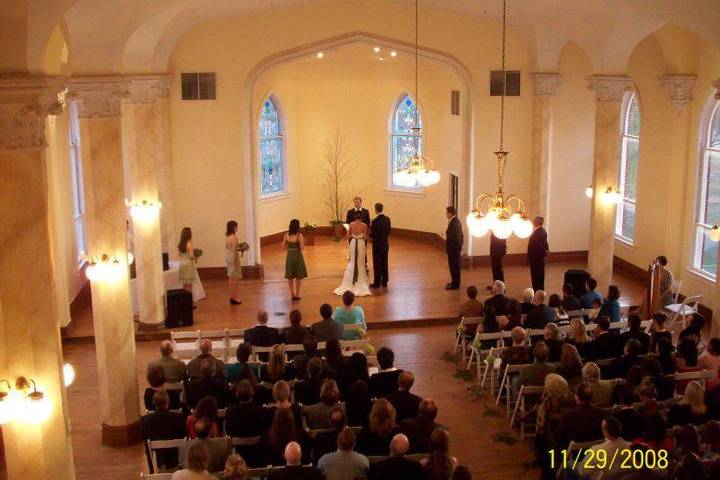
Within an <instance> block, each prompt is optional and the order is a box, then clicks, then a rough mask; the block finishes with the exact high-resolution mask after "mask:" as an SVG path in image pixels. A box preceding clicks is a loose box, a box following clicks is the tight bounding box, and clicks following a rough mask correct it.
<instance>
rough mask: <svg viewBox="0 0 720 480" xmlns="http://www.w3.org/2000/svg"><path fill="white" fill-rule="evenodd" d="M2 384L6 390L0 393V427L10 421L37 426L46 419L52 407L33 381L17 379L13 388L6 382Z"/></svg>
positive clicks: (0, 382)
mask: <svg viewBox="0 0 720 480" xmlns="http://www.w3.org/2000/svg"><path fill="white" fill-rule="evenodd" d="M2 383H5V384H7V386H8V390H7V391H6V392H3V391H0V425H2V424H5V423H9V422H12V421H20V422H27V423H33V424H38V423H41V422H43V421H45V420H47V419H48V417H49V416H50V413H51V411H52V408H51V407H52V406H51V404H50V401H49V400H48V399H47V397H46V396H45V394H44V393H43V392H42V391H40V390H38V388H37V384H36V383H35V380H33V379H29V380H28V379H27V378H25V377H19V378H18V379H17V380H15V388H12V385H11V384H10V382H9V381H7V380H0V384H2ZM31 385H32V387H31ZM31 390H32V391H31Z"/></svg>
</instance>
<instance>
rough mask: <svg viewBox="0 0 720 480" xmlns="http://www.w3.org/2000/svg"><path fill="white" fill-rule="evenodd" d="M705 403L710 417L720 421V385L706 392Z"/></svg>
mask: <svg viewBox="0 0 720 480" xmlns="http://www.w3.org/2000/svg"><path fill="white" fill-rule="evenodd" d="M705 403H706V404H707V406H708V415H710V417H712V418H717V419H720V385H715V386H714V387H713V388H708V389H707V390H706V392H705Z"/></svg>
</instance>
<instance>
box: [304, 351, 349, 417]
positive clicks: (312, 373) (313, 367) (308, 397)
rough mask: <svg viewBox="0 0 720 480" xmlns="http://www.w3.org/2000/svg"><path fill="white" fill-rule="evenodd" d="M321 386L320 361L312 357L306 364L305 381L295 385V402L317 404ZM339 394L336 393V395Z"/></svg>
mask: <svg viewBox="0 0 720 480" xmlns="http://www.w3.org/2000/svg"><path fill="white" fill-rule="evenodd" d="M322 386H323V363H322V360H320V359H319V358H317V357H314V358H311V359H310V361H309V362H308V364H307V375H306V377H305V379H304V380H300V381H299V382H297V383H296V384H295V401H296V402H297V403H300V404H302V405H313V404H315V403H318V402H319V401H320V390H321V389H322ZM339 394H340V393H339V392H338V395H339ZM318 428H319V427H318Z"/></svg>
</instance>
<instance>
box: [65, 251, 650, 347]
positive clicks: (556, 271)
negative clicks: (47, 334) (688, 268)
mask: <svg viewBox="0 0 720 480" xmlns="http://www.w3.org/2000/svg"><path fill="white" fill-rule="evenodd" d="M346 248H347V244H346V243H345V242H334V241H332V240H331V239H329V238H326V237H318V238H317V243H316V245H314V246H309V247H307V248H306V250H305V261H306V263H307V267H308V272H309V274H310V276H309V278H307V279H305V280H304V281H303V284H302V300H301V301H300V302H297V303H295V304H293V303H292V302H291V300H290V295H289V290H288V286H287V281H286V280H285V278H284V274H285V255H284V252H283V250H282V248H281V245H280V244H274V245H270V246H266V247H263V250H262V255H263V265H264V268H265V279H264V280H257V281H243V282H241V284H240V298H241V299H242V301H243V304H242V305H236V306H231V305H229V304H228V302H227V293H226V292H227V287H226V284H227V281H226V280H225V279H222V278H206V279H205V280H203V285H204V287H205V291H206V293H207V297H206V298H205V299H204V300H201V301H200V302H198V308H197V309H196V310H195V324H194V325H193V326H192V327H189V328H185V329H186V330H187V329H198V328H200V329H208V330H210V329H222V328H244V327H248V326H251V325H253V324H254V321H255V313H256V312H257V310H259V309H265V310H267V311H268V312H269V313H270V317H271V320H270V323H271V324H272V325H274V326H278V327H281V326H285V325H287V322H288V320H287V313H288V312H289V311H290V310H291V309H292V308H298V309H299V310H300V311H301V312H302V314H303V319H304V320H303V321H304V322H305V323H312V322H314V321H316V320H317V319H318V318H319V313H318V308H319V306H320V305H321V304H322V303H326V302H327V303H330V304H331V305H333V306H335V305H340V304H341V299H340V297H338V296H336V295H334V294H333V290H334V289H335V288H336V287H337V286H338V285H339V284H340V283H341V280H342V274H343V270H344V268H345V265H346V264H347V260H346V258H345V256H346ZM371 263H372V262H371ZM585 267H586V265H584V264H582V263H579V262H565V263H549V264H548V265H547V275H546V278H547V281H546V288H547V290H548V291H549V292H559V291H560V290H561V287H562V278H563V272H565V270H567V269H570V268H585ZM371 274H372V272H371ZM505 278H506V283H507V285H508V294H509V295H511V296H515V297H519V295H520V294H521V292H522V290H523V289H524V288H525V287H527V286H529V285H530V274H529V271H528V269H527V267H525V266H508V267H506V268H505ZM448 281H449V273H448V267H447V257H446V256H445V252H444V251H443V250H441V249H438V248H437V247H435V246H433V245H430V244H427V243H424V242H420V241H417V240H410V239H405V238H394V239H393V242H392V246H391V250H390V283H389V288H388V289H387V290H377V291H376V293H375V294H374V295H373V296H372V297H359V298H358V299H357V304H358V305H361V306H362V307H363V309H364V310H365V313H366V317H367V319H368V323H369V324H371V327H370V328H375V327H392V326H394V323H395V322H398V321H401V322H403V323H405V324H408V325H407V326H416V325H418V324H434V325H437V324H439V323H443V322H444V323H447V321H448V320H450V319H452V318H454V317H455V316H456V314H457V306H458V304H459V303H460V302H461V301H462V300H463V299H464V298H465V292H464V290H465V289H464V287H466V286H467V285H471V284H474V285H476V286H478V288H479V289H480V290H481V295H487V292H485V291H484V287H485V286H487V285H488V284H490V283H491V281H492V275H491V272H490V268H489V267H480V268H474V269H469V270H468V269H464V270H463V271H462V286H463V288H462V289H460V290H455V291H446V290H445V289H444V287H445V284H446V283H447V282H448ZM615 281H616V282H617V283H618V285H620V287H621V291H622V293H623V298H622V299H621V302H622V303H623V304H639V303H641V300H642V295H643V287H642V285H640V284H639V283H638V282H637V281H635V280H634V279H632V278H630V277H628V276H626V275H623V274H622V273H618V274H617V275H616V278H615ZM158 334H159V335H167V331H164V330H162V331H160V332H158ZM92 335H93V332H92V310H91V307H90V306H89V305H86V306H84V308H81V309H80V310H79V313H77V314H76V315H74V317H73V321H72V323H71V324H70V326H69V327H68V328H67V331H66V338H83V337H85V338H87V337H92ZM145 338H147V337H145ZM150 338H157V336H152V335H151V336H150Z"/></svg>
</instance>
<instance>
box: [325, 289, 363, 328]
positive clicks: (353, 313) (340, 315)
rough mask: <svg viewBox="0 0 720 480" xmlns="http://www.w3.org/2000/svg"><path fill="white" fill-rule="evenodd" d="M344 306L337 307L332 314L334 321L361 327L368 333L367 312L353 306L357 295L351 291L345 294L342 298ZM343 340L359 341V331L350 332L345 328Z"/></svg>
mask: <svg viewBox="0 0 720 480" xmlns="http://www.w3.org/2000/svg"><path fill="white" fill-rule="evenodd" d="M342 300H343V306H342V307H335V311H334V312H333V314H332V318H333V320H335V321H336V322H338V323H342V324H343V325H360V326H361V328H362V329H363V330H365V331H367V325H365V312H364V311H363V309H362V307H360V306H355V305H353V304H354V303H355V294H354V293H353V292H351V291H350V290H347V291H346V292H345V293H343V296H342ZM342 339H343V340H359V339H360V335H358V332H357V330H349V329H344V328H343V335H342Z"/></svg>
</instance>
